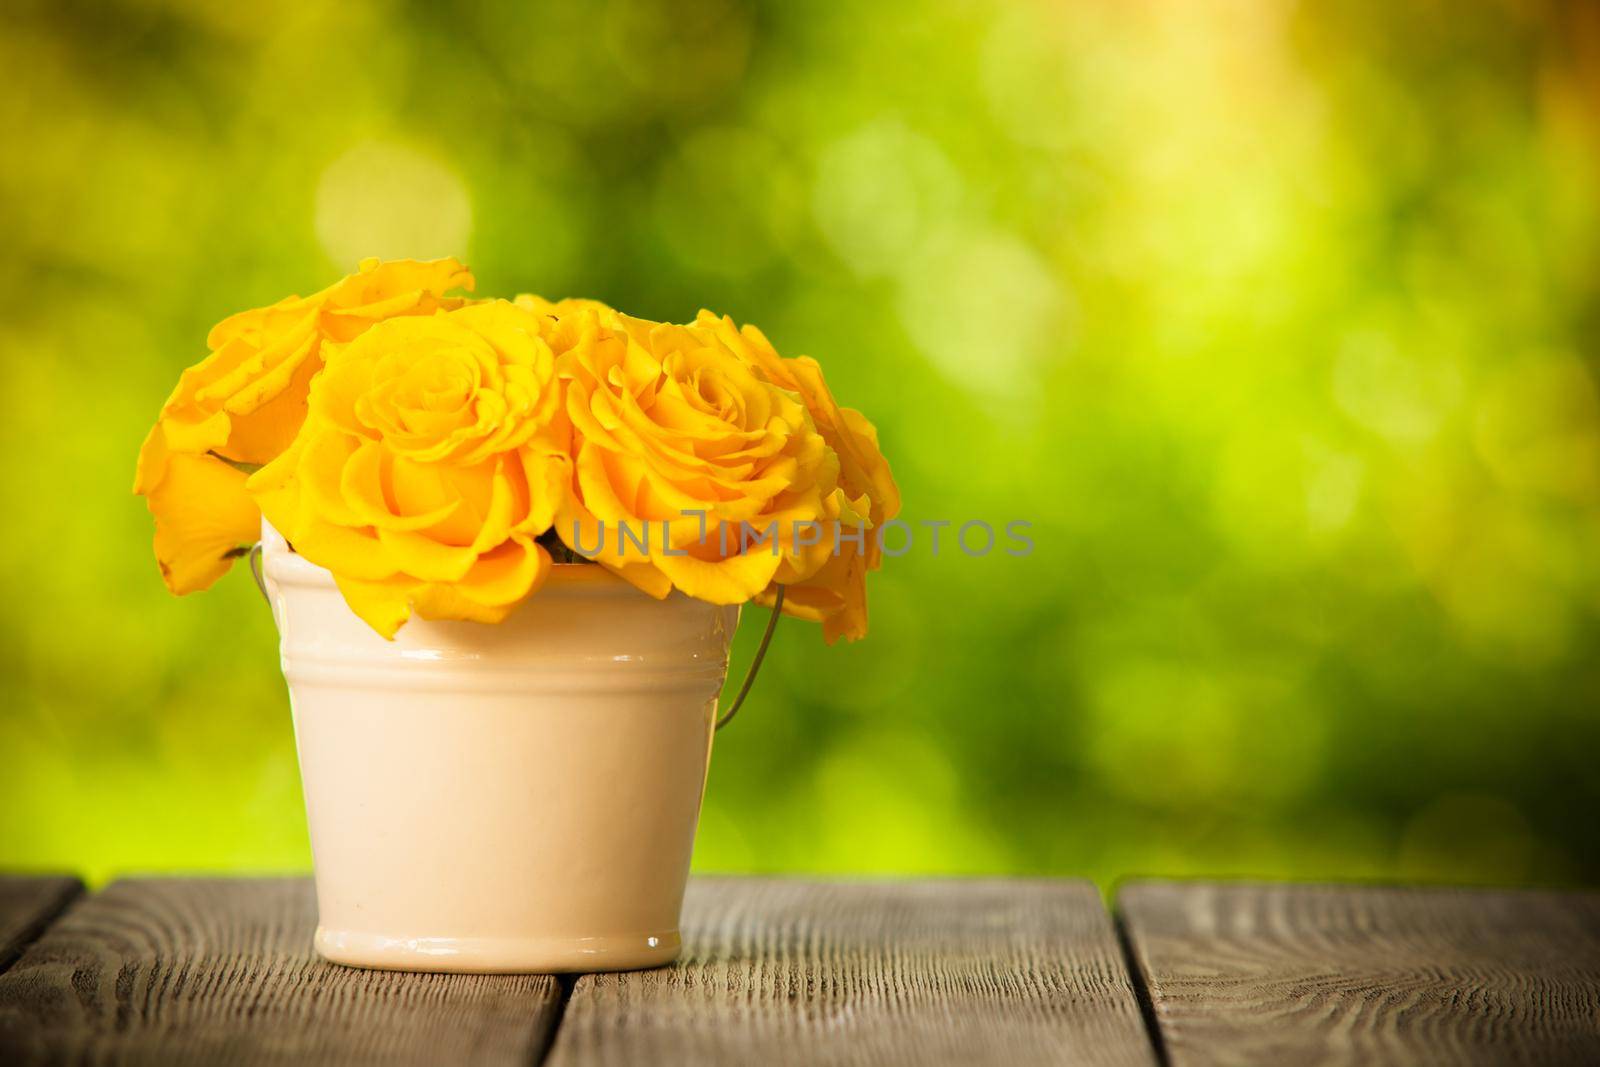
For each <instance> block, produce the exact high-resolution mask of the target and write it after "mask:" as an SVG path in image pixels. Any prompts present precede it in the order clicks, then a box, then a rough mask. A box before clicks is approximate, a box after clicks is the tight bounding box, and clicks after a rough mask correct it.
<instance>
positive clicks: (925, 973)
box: [551, 879, 1154, 1067]
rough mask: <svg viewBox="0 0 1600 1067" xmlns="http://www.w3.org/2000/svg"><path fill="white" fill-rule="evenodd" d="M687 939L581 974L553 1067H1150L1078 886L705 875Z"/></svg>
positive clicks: (1118, 970) (1138, 1025)
mask: <svg viewBox="0 0 1600 1067" xmlns="http://www.w3.org/2000/svg"><path fill="white" fill-rule="evenodd" d="M684 942H685V955H684V958H683V959H682V960H681V961H680V962H679V963H678V964H676V965H674V966H672V967H667V968H662V969H660V970H656V971H646V972H640V973H635V974H620V975H585V976H584V977H582V978H580V979H579V980H578V983H577V986H576V987H575V989H574V992H573V995H572V999H571V1001H570V1002H569V1003H568V1005H567V1011H566V1015H565V1017H564V1019H563V1022H562V1025H561V1030H560V1032H559V1033H558V1034H557V1035H556V1045H555V1049H554V1051H553V1055H552V1059H551V1062H552V1063H554V1064H559V1065H564V1067H573V1065H591V1064H640V1065H648V1064H685V1063H693V1064H704V1065H715V1064H737V1065H739V1067H748V1065H751V1064H755V1065H759V1067H778V1065H781V1064H791V1063H792V1064H800V1063H804V1064H873V1065H894V1064H914V1065H916V1067H935V1065H938V1064H947V1063H949V1064H953V1063H961V1064H982V1063H996V1064H1007V1065H1008V1067H1016V1065H1019V1064H1034V1063H1059V1064H1151V1063H1153V1062H1154V1053H1153V1050H1152V1048H1151V1045H1150V1042H1149V1038H1148V1036H1147V1035H1146V1033H1145V1030H1144V1027H1143V1024H1142V1021H1141V1019H1140V1017H1139V1009H1138V1004H1137V1001H1136V1000H1135V998H1134V993H1133V988H1132V985H1131V982H1130V980H1129V977H1128V974H1127V972H1126V970H1125V967H1124V964H1123V961H1122V958H1121V954H1120V952H1119V950H1118V946H1117V943H1116V940H1115V935H1114V932H1113V929H1112V926H1111V922H1110V919H1109V917H1108V916H1107V915H1106V912H1105V909H1104V908H1103V907H1102V905H1101V902H1100V897H1099V895H1098V894H1097V893H1096V892H1095V890H1094V888H1093V887H1092V886H1090V885H1089V884H1088V883H1086V882H1070V883H1068V882H1043V881H939V882H928V881H916V882H898V883H816V882H796V881H779V880H764V879H703V880H697V881H696V882H694V883H692V884H691V885H690V888H689V896H688V899H687V901H686V904H685V914H684Z"/></svg>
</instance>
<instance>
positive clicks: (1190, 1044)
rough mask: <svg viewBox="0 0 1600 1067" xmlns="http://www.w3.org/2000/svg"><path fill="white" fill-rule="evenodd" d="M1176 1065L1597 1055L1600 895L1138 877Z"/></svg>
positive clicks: (1134, 924)
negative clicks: (1144, 880) (1151, 881)
mask: <svg viewBox="0 0 1600 1067" xmlns="http://www.w3.org/2000/svg"><path fill="white" fill-rule="evenodd" d="M1117 903H1118V909H1119V912H1120V914H1121V917H1122V921H1123V923H1124V928H1125V931H1126V933H1127V936H1128V940H1129V942H1130V944H1131V946H1132V950H1133V956H1134V959H1135V961H1136V964H1137V966H1138V968H1139V972H1140V975H1139V976H1140V979H1141V981H1142V982H1143V983H1144V984H1145V987H1146V988H1147V989H1148V991H1149V995H1150V1000H1151V1005H1152V1007H1153V1014H1154V1016H1155V1019H1156V1021H1157V1023H1158V1024H1159V1027H1160V1030H1161V1038H1162V1041H1163V1044H1164V1046H1165V1049H1166V1053H1167V1056H1168V1058H1169V1059H1170V1061H1171V1063H1172V1064H1173V1067H1203V1065H1214V1064H1273V1065H1280V1064H1301V1063H1308V1064H1309V1063H1315V1064H1368V1063H1404V1064H1430V1063H1437V1064H1535V1063H1538V1064H1543V1063H1550V1064H1556V1063H1559V1064H1568V1063H1600V894H1595V893H1560V892H1543V891H1534V890H1527V891H1517V890H1494V891H1490V890H1457V889H1401V888H1379V887H1313V886H1284V885H1277V886H1262V885H1214V884H1161V883H1154V884H1149V883H1147V884H1136V885H1131V886H1129V887H1127V888H1125V889H1123V890H1122V892H1121V893H1120V894H1119V895H1118V899H1117Z"/></svg>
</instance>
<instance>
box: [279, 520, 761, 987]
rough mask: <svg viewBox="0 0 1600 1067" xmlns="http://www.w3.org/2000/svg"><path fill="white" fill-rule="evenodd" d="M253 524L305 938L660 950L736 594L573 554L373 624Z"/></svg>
mask: <svg viewBox="0 0 1600 1067" xmlns="http://www.w3.org/2000/svg"><path fill="white" fill-rule="evenodd" d="M264 538H265V577H266V586H267V591H268V596H269V599H270V600H271V602H272V610H273V615H274V618H275V619H276V620H277V623H278V629H279V633H280V635H281V647H282V653H283V671H284V675H285V677H286V678H287V679H288V682H289V692H290V701H291V704H292V706H293V710H294V725H295V738H296V743H297V745H298V748H299V755H300V770H301V776H302V779H303V782H304V786H305V796H306V812H307V817H308V819H309V822H310V827H311V845H312V851H313V853H314V856H315V862H316V883H317V902H318V906H319V910H320V924H319V926H318V929H317V937H316V944H317V950H318V951H319V952H320V953H322V955H323V956H325V957H327V958H328V959H330V960H333V961H335V962H338V963H346V964H354V965H358V966H366V967H384V968H395V969H402V970H426V971H595V970H621V969H629V968H637V967H650V966H656V965H659V964H662V963H666V962H669V961H670V960H672V959H673V958H674V957H675V956H676V955H677V954H678V949H679V939H678V912H679V908H680V906H681V904H682V900H683V889H684V883H685V881H686V879H687V876H688V871H689V857H690V852H691V850H692V848H693V843H694V831H695V823H696V821H697V819H698V817H699V810H700V799H701V795H702V793H703V790H704V786H705V776H706V768H707V764H708V761H709V759H710V753H711V737H712V722H713V720H714V717H715V714H716V700H717V694H718V692H719V691H720V689H721V687H722V682H723V679H724V677H725V675H726V672H727V659H728V644H729V641H730V639H731V637H732V635H733V630H734V627H735V626H736V624H737V622H738V609H737V608H721V607H716V606H714V605H710V604H705V603H702V602H700V601H697V600H691V599H689V598H687V597H683V596H681V595H678V594H674V595H673V596H672V597H670V598H668V599H667V600H664V601H657V600H653V599H651V598H650V597H648V596H646V595H645V594H643V593H640V592H638V591H637V590H635V589H634V588H633V587H632V586H629V585H628V584H627V583H625V582H623V581H622V580H621V579H619V578H616V577H615V576H613V575H611V574H610V573H609V572H607V571H604V570H603V569H601V568H600V567H597V566H591V565H586V564H575V565H565V566H556V567H555V568H554V571H553V573H552V575H551V576H550V579H549V580H548V581H547V582H546V584H545V586H544V587H543V588H542V589H541V590H540V591H539V592H538V593H537V594H535V595H534V596H533V597H532V598H531V599H530V600H529V601H528V602H527V603H526V604H524V605H523V606H522V607H521V608H520V609H519V610H518V611H517V613H516V614H514V615H513V616H512V617H511V618H510V619H508V620H506V622H504V623H502V624H500V625H497V626H485V625H479V624H476V623H464V622H427V621H424V620H420V619H413V620H412V621H411V622H409V623H407V624H406V625H405V626H403V627H402V628H401V630H400V633H399V635H398V637H397V639H396V640H395V641H393V642H388V641H385V640H383V638H381V637H379V636H378V635H377V634H375V633H374V632H373V631H372V630H371V629H369V628H368V627H367V626H366V625H365V624H364V623H362V622H361V621H360V620H359V619H357V618H356V617H355V616H354V615H353V614H351V612H350V610H349V609H348V608H347V607H346V606H345V604H344V601H343V599H342V598H341V597H340V596H339V593H338V590H337V588H336V587H335V586H334V583H333V579H332V576H331V575H329V574H328V572H326V571H325V570H322V569H321V568H319V567H316V566H314V565H313V564H311V563H308V562H307V561H306V560H304V559H302V558H300V557H299V556H296V555H294V554H293V553H291V552H289V551H288V549H287V547H286V546H285V545H284V543H283V541H282V539H281V538H279V537H277V536H276V535H275V534H274V533H273V532H272V531H271V530H270V529H269V530H267V531H265V535H264Z"/></svg>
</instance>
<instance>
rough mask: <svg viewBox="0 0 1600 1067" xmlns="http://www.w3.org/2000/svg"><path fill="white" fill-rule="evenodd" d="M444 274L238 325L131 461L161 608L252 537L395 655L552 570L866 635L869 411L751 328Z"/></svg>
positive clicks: (875, 459)
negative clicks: (168, 594) (402, 636)
mask: <svg viewBox="0 0 1600 1067" xmlns="http://www.w3.org/2000/svg"><path fill="white" fill-rule="evenodd" d="M473 286H474V282H473V277H472V275H471V273H469V272H468V270H467V269H466V268H465V267H464V266H463V265H462V264H461V263H459V262H457V261H456V260H454V259H442V260H435V261H432V262H415V261H398V262H388V263H380V262H378V261H376V260H368V261H366V262H364V263H362V264H361V267H360V270H359V272H358V273H356V274H353V275H351V276H349V277H347V278H345V279H343V280H342V281H340V282H338V283H336V284H335V285H333V286H330V287H329V288H327V289H324V290H322V291H321V292H318V293H316V294H314V295H312V296H309V297H288V298H286V299H284V300H281V301H279V302H278V303H276V304H272V305H270V306H267V307H262V308H256V309H254V310H251V311H245V312H241V313H239V314H237V315H233V316H231V317H229V318H227V319H224V320H223V321H222V322H220V323H218V324H217V326H216V327H215V328H214V329H213V330H212V331H211V335H210V337H209V338H208V346H209V348H210V350H211V351H210V354H209V355H208V356H206V358H205V359H204V360H202V361H201V362H200V363H198V364H196V365H195V366H193V367H190V368H189V369H188V370H186V371H184V372H183V374H182V376H181V377H180V379H179V381H178V385H177V388H176V389H175V390H174V391H173V393H172V395H171V397H170V398H169V399H168V400H167V402H166V404H165V405H164V406H163V407H162V409H161V414H160V417H159V419H158V420H157V422H156V425H155V427H154V428H153V429H152V430H151V431H150V434H149V436H148V437H147V438H146V439H145V442H144V446H143V448H142V449H141V450H140V453H139V462H138V473H137V478H136V481H135V485H134V490H135V492H137V493H140V494H142V495H144V496H145V498H146V499H147V501H148V504H149V508H150V511H151V513H152V514H153V515H154V517H155V525H156V533H155V554H156V559H157V561H158V562H159V564H160V566H161V573H162V575H163V577H164V579H165V580H166V583H167V586H168V587H169V588H170V589H171V590H172V591H173V592H174V593H179V594H182V593H189V592H192V591H195V590H198V589H204V588H206V587H207V586H209V585H210V584H211V583H212V582H214V581H215V580H216V579H217V578H218V577H219V576H221V575H222V574H223V573H224V572H225V571H226V570H227V569H228V568H229V566H230V565H231V564H232V563H233V561H234V560H236V559H238V558H239V557H241V556H242V555H244V554H246V553H247V552H248V551H249V550H250V546H251V545H252V544H253V543H254V542H255V541H256V540H257V539H258V537H259V534H260V528H261V518H262V517H263V516H265V518H266V520H267V521H268V522H269V523H270V524H271V525H272V526H273V527H274V528H276V529H277V530H278V531H279V532H280V533H281V534H282V535H283V536H284V537H285V538H286V539H287V541H288V543H289V545H291V546H292V547H293V550H294V551H295V552H296V553H298V554H299V555H301V556H303V557H304V558H305V559H307V560H309V561H311V562H313V563H315V564H318V565H320V566H322V567H325V568H326V569H327V570H328V571H330V572H331V573H332V575H333V577H334V580H335V581H336V582H337V583H338V588H339V590H340V592H341V593H342V594H343V596H344V599H345V601H346V602H347V603H348V604H349V606H350V609H351V610H352V611H353V612H355V614H356V615H358V616H360V618H362V619H363V620H365V621H366V622H367V623H368V624H369V625H370V626H371V627H372V628H373V629H374V630H376V631H377V632H378V633H380V634H382V635H383V636H385V637H388V638H392V637H393V636H394V635H395V633H396V631H397V630H398V629H399V628H400V627H401V626H402V625H403V624H404V623H405V622H406V620H407V619H408V618H410V617H411V616H412V615H416V616H420V617H422V618H424V619H461V620H473V621H477V622H490V623H492V622H499V621H501V620H503V619H505V618H506V616H507V615H508V614H510V613H511V612H512V611H513V610H514V609H515V608H516V607H517V606H518V605H519V604H520V603H522V602H523V601H524V600H526V599H527V598H528V597H530V596H534V595H536V594H537V591H538V590H539V588H540V585H541V584H542V583H543V582H544V581H545V579H546V577H547V575H548V574H549V572H550V568H551V564H552V560H553V558H555V559H560V560H562V561H564V562H577V561H592V562H594V563H596V564H598V565H600V566H602V567H605V568H607V569H609V570H610V571H612V572H614V573H616V574H617V575H620V576H621V577H622V578H624V579H626V580H627V581H628V582H629V583H631V584H632V585H634V586H636V587H637V588H639V589H641V590H643V591H644V592H646V593H648V594H650V595H651V596H652V597H656V598H663V597H666V596H667V595H668V594H669V593H671V592H672V591H673V590H674V589H676V590H679V591H681V592H682V593H685V594H687V595H688V596H690V597H695V598H698V599H700V600H704V601H707V602H710V603H713V604H723V605H728V604H742V603H745V602H747V601H752V600H754V601H756V602H758V603H762V604H769V605H770V604H772V603H773V602H774V600H775V599H776V597H777V593H778V591H779V589H780V587H781V588H782V590H783V592H784V596H783V598H782V608H783V611H784V612H785V613H786V614H789V615H794V616H798V617H801V618H805V619H809V620H812V621H816V622H820V623H822V626H823V634H824V636H825V637H826V638H827V640H828V641H829V642H830V643H831V642H832V641H834V640H836V639H837V638H838V637H840V636H844V637H846V638H850V639H854V638H858V637H861V636H862V635H863V634H865V633H866V629H867V611H866V574H867V572H868V571H870V570H873V569H875V568H876V567H877V566H878V564H879V561H880V556H881V551H880V545H879V542H878V540H877V538H876V537H874V536H872V534H871V531H873V530H874V529H876V528H878V527H879V526H880V525H881V524H882V523H883V522H885V521H886V520H888V519H890V518H893V517H894V515H895V513H896V511H897V510H898V508H899V493H898V490H897V489H896V487H895V483H894V479H893V477H892V476H891V474H890V471H889V465H888V463H887V462H886V461H885V460H884V457H883V454H882V452H881V451H880V450H879V447H878V440H877V432H876V431H875V430H874V428H873V426H872V424H871V423H870V422H868V421H867V420H866V419H865V418H864V417H863V416H862V415H861V413H860V412H858V411H855V410H853V409H851V408H847V407H841V406H840V405H839V404H838V403H837V402H836V401H835V400H834V398H833V395H832V393H831V392H830V391H829V389H828V386H827V383H826V381H825V380H824V378H823V375H822V369H821V367H819V366H818V364H817V363H816V361H814V360H812V359H809V358H807V357H803V356H802V357H800V358H797V359H792V358H785V357H782V356H780V355H778V353H777V352H776V351H775V350H774V349H773V347H772V345H771V344H770V343H769V342H768V341H767V339H766V337H765V336H763V335H762V333H761V332H760V331H759V330H757V329H756V328H755V327H753V326H745V327H743V328H742V329H740V328H738V327H736V326H735V325H734V323H733V322H732V321H731V320H730V319H728V318H726V317H718V316H716V315H713V314H711V313H710V312H706V311H702V312H700V314H699V317H698V318H696V319H695V321H693V322H691V323H687V324H682V325H676V324H668V323H658V322H650V321H647V320H644V319H639V318H634V317H632V316H629V315H625V314H623V313H621V312H619V311H616V310H614V309H612V308H610V307H607V306H606V305H604V304H601V303H599V302H596V301H592V300H562V301H558V302H549V301H546V300H543V299H540V298H538V297H533V296H519V297H517V298H516V299H515V300H512V301H507V300H497V299H490V300H480V299H473V298H471V297H469V296H465V295H453V294H456V293H457V292H458V291H465V292H467V293H470V292H471V291H472V289H473Z"/></svg>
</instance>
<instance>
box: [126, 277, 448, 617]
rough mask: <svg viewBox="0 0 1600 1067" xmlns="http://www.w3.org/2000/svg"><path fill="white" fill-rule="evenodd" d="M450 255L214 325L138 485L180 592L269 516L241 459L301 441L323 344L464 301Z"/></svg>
mask: <svg viewBox="0 0 1600 1067" xmlns="http://www.w3.org/2000/svg"><path fill="white" fill-rule="evenodd" d="M472 285H473V281H472V275H471V274H470V273H468V271H467V269H466V268H465V267H463V266H462V265H461V264H460V263H459V262H457V261H456V260H454V259H441V260H436V261H434V262H431V263H417V262H413V261H409V260H405V261H399V262H394V263H379V262H378V261H377V260H375V259H370V260H367V261H365V262H363V263H362V264H361V269H360V271H359V272H358V273H356V274H352V275H350V276H349V277H347V278H345V279H344V280H342V281H340V282H338V283H337V284H335V285H332V286H330V287H329V288H327V289H324V290H322V291H321V292H319V293H316V294H314V295H312V296H309V297H297V296H292V297H288V298H286V299H284V300H280V301H278V302H277V303H276V304H272V305H270V306H268V307H262V308H256V309H254V310H252V311H245V312H241V313H240V314H237V315H234V316H231V317H230V318H227V319H224V320H223V321H222V322H220V323H218V324H217V325H216V326H215V327H214V328H213V329H212V331H211V335H210V337H209V338H208V339H207V345H208V347H209V348H210V349H211V354H210V355H209V356H207V357H206V358H205V359H203V360H202V361H200V362H199V363H197V364H196V365H194V366H193V367H190V368H189V369H188V370H186V371H184V372H183V375H182V377H181V378H179V380H178V386H177V388H176V389H174V390H173V392H172V395H171V396H170V397H169V398H168V399H167V402H166V404H165V405H163V406H162V408H161V415H160V418H159V419H158V420H157V422H156V425H155V426H154V427H153V428H152V429H151V430H150V433H149V435H148V436H147V437H146V438H145V441H144V446H143V447H142V448H141V449H140V451H139V465H138V472H137V474H136V475H135V477H134V486H133V491H134V492H135V493H139V494H141V495H143V496H144V497H145V498H146V502H147V503H148V505H149V508H150V512H151V514H152V515H153V516H155V521H156V535H155V552H156V560H157V562H158V563H159V564H160V566H161V574H162V577H163V578H164V579H165V580H166V583H167V586H168V588H170V589H171V590H172V591H173V592H174V593H191V592H194V591H195V590H197V589H204V588H206V587H207V586H209V585H210V584H211V583H212V582H214V581H216V580H217V579H218V578H219V577H221V576H222V574H223V573H224V572H225V571H226V570H227V569H228V567H229V566H230V565H231V563H232V561H233V559H234V558H235V557H237V556H239V555H241V554H242V553H243V551H244V547H245V546H248V545H249V544H251V543H252V542H254V541H255V540H256V539H257V537H258V536H259V533H260V526H261V515H260V512H259V511H258V510H257V508H256V505H255V504H254V503H253V502H252V501H251V500H250V498H249V496H248V494H247V493H246V492H245V488H244V486H245V474H244V473H243V472H242V471H241V470H239V469H238V468H236V467H235V466H234V464H244V465H247V466H258V465H260V464H263V463H267V462H270V461H271V460H273V459H274V458H276V457H277V456H278V455H279V454H280V453H281V452H282V451H283V450H284V449H285V448H287V447H288V445H289V442H290V441H291V440H293V438H294V435H295V433H296V431H298V430H299V428H300V422H301V420H302V419H303V418H304V416H305V402H306V393H307V390H308V389H309V387H310V383H311V379H312V377H313V376H314V375H315V374H316V373H317V372H318V371H319V370H321V368H322V362H323V355H324V353H323V346H324V344H326V343H329V342H332V343H335V344H337V343H342V342H346V341H351V340H353V339H355V338H356V337H358V336H360V335H361V334H362V333H363V332H364V331H365V330H366V329H367V328H368V327H370V326H371V325H372V324H373V323H376V322H381V321H382V320H384V319H387V318H390V317H393V316H396V315H431V314H433V313H434V312H435V311H437V310H439V309H440V308H451V307H456V306H459V305H460V304H461V303H462V302H463V301H462V299H461V298H452V297H445V296H444V295H443V294H444V293H445V292H446V291H447V290H450V289H454V288H458V287H459V288H463V289H469V290H470V289H471V288H472Z"/></svg>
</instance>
